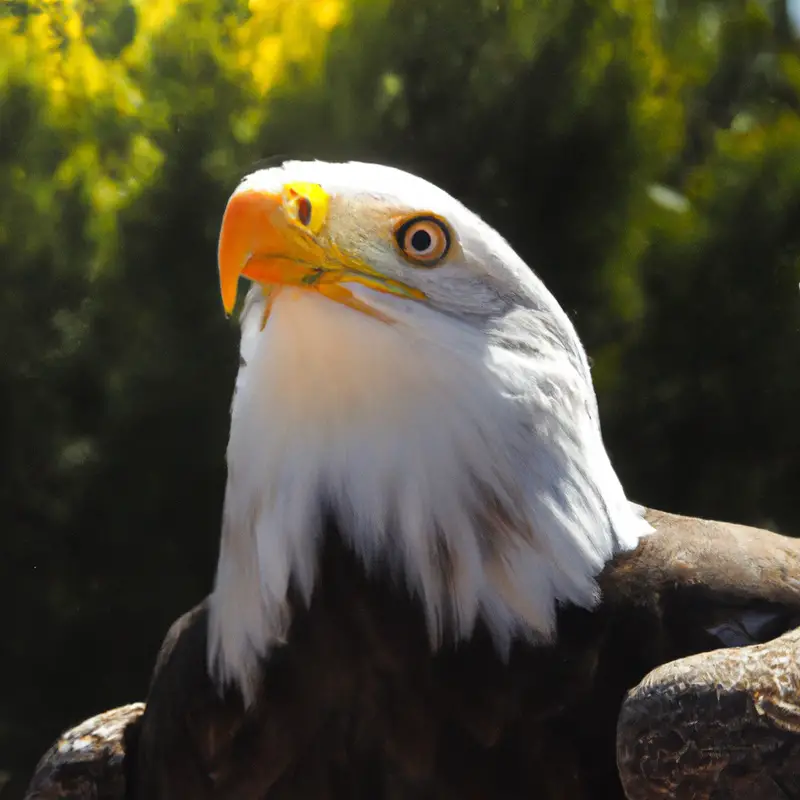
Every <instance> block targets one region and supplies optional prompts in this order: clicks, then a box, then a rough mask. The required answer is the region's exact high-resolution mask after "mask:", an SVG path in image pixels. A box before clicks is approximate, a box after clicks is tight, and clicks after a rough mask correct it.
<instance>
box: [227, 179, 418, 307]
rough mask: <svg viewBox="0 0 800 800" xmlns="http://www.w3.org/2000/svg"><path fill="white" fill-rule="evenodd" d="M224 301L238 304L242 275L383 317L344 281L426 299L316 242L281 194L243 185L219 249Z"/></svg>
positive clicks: (232, 204)
mask: <svg viewBox="0 0 800 800" xmlns="http://www.w3.org/2000/svg"><path fill="white" fill-rule="evenodd" d="M217 256H218V262H219V286H220V293H221V295H222V305H223V306H224V308H225V312H226V313H227V314H230V313H231V312H232V311H233V308H234V306H235V305H236V295H237V289H238V284H239V277H240V276H244V277H245V278H249V279H250V280H253V281H257V282H258V283H260V284H262V285H264V286H268V287H272V286H295V287H301V288H306V289H312V290H316V291H319V292H321V293H322V294H324V295H326V296H327V297H329V298H330V299H332V300H336V301H337V302H340V303H344V304H345V305H348V306H351V307H352V308H356V309H357V310H359V311H366V312H367V313H370V314H371V315H372V316H377V317H379V318H381V319H384V321H386V320H385V317H383V315H381V314H379V313H377V312H375V311H374V310H373V309H371V308H369V307H368V306H366V305H365V304H364V303H362V302H361V301H359V300H357V299H356V298H355V297H354V296H353V295H352V293H351V292H350V291H348V290H347V289H346V287H344V286H341V285H340V284H341V283H342V282H355V283H361V284H364V285H366V286H369V287H370V288H372V289H377V290H379V291H382V292H386V293H389V294H396V295H400V296H403V297H408V298H414V299H418V300H422V299H424V298H425V295H424V294H423V293H422V292H420V291H418V290H416V289H413V288H411V287H409V286H406V285H405V284H402V283H399V282H398V281H393V280H391V279H389V278H385V277H384V276H382V275H380V274H379V273H377V272H376V271H374V270H373V269H371V268H370V267H369V266H368V265H366V264H363V263H361V262H359V261H356V260H354V259H351V258H348V257H346V256H345V254H343V253H341V252H339V251H338V250H337V251H336V252H333V248H332V247H330V246H326V244H324V243H322V242H320V241H318V240H317V239H316V238H315V237H313V236H311V235H310V234H309V233H308V232H307V231H305V230H302V229H298V226H297V224H296V223H293V222H292V221H291V220H289V218H288V217H287V215H286V213H285V212H284V209H283V198H282V196H281V195H280V194H276V193H271V192H264V191H258V190H253V189H245V190H244V191H240V192H236V193H235V194H234V195H233V197H231V199H230V200H229V201H228V205H227V208H226V209H225V214H224V215H223V218H222V229H221V231H220V237H219V249H218V253H217Z"/></svg>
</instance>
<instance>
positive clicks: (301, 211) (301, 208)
mask: <svg viewBox="0 0 800 800" xmlns="http://www.w3.org/2000/svg"><path fill="white" fill-rule="evenodd" d="M297 218H298V219H299V220H300V222H302V223H303V225H308V223H309V222H311V201H310V200H309V199H308V198H307V197H301V198H300V199H299V200H298V201H297Z"/></svg>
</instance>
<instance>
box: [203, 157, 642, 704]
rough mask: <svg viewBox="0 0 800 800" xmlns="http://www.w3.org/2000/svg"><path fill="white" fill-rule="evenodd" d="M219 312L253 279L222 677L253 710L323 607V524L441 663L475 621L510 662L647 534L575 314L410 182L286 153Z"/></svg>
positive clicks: (225, 236) (220, 650) (228, 507)
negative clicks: (305, 619)
mask: <svg viewBox="0 0 800 800" xmlns="http://www.w3.org/2000/svg"><path fill="white" fill-rule="evenodd" d="M218 256H219V279H220V289H221V294H222V301H223V305H224V307H225V309H226V311H227V312H228V313H230V312H231V311H232V310H233V308H234V305H235V302H236V296H237V288H238V282H239V278H240V277H244V278H247V279H249V280H250V281H252V283H253V285H252V287H251V288H250V291H249V293H248V296H247V298H246V300H245V303H244V307H243V311H242V315H241V326H242V340H241V367H240V371H239V375H238V377H237V381H236V390H235V392H234V399H233V404H232V409H231V429H230V438H229V443H228V450H227V462H228V481H227V486H226V494H225V504H224V510H223V525H222V540H221V547H220V557H219V563H218V568H217V576H216V582H215V587H214V591H213V593H212V595H211V600H210V623H209V625H210V628H209V665H210V669H211V672H212V674H213V675H214V676H215V679H216V680H217V682H218V683H219V685H220V686H223V685H225V684H227V683H229V682H233V683H235V684H236V685H238V686H239V688H240V690H241V691H242V693H243V695H244V698H245V701H246V702H248V703H249V702H251V701H252V699H253V697H254V693H255V689H256V686H257V680H258V676H259V674H260V672H259V669H260V662H261V660H262V659H263V658H264V657H266V656H268V654H269V652H270V650H271V649H272V648H274V647H276V646H280V645H281V644H282V643H284V642H285V641H286V638H287V635H288V631H289V627H290V624H291V609H290V606H289V603H288V592H289V588H290V586H294V587H296V588H297V589H298V590H299V592H300V594H301V596H302V597H303V598H304V599H305V601H306V602H307V603H310V601H311V597H312V595H313V591H314V585H315V580H316V578H317V554H318V550H319V543H320V538H321V536H322V535H323V533H324V530H323V529H324V526H325V523H326V520H329V519H330V518H331V517H333V519H335V522H336V527H337V529H338V531H339V533H340V535H341V536H342V537H343V539H344V541H345V542H346V544H347V545H348V546H349V547H350V548H351V549H352V550H353V552H354V553H355V554H356V555H357V556H358V557H359V558H360V559H361V561H362V562H363V565H364V568H365V570H367V571H371V570H374V569H375V568H377V567H381V568H384V569H389V570H390V571H393V572H394V573H395V574H396V575H398V576H400V577H401V579H402V583H403V584H404V585H405V587H406V590H407V591H408V593H409V594H410V595H411V596H412V597H414V598H417V599H418V601H419V603H420V605H421V608H422V609H423V610H424V612H425V617H426V621H427V628H428V633H429V638H430V642H431V647H432V649H435V648H436V647H438V646H439V645H440V644H441V642H442V641H444V640H449V641H458V640H460V639H465V638H468V637H469V636H470V635H471V634H472V631H473V629H474V626H475V624H476V622H477V621H478V620H482V621H483V622H484V623H485V625H486V626H487V628H488V630H489V631H490V632H491V634H492V637H493V640H494V642H495V644H496V647H497V652H498V655H499V657H505V656H506V655H507V654H508V652H509V648H510V646H511V643H512V642H513V641H514V640H515V639H525V640H528V641H532V642H546V641H548V640H551V639H552V638H553V636H554V635H555V634H556V631H555V615H556V607H557V605H558V604H559V603H573V604H577V605H580V606H584V607H587V608H588V607H591V606H593V605H594V604H595V603H596V602H597V600H598V588H597V583H596V580H595V578H596V576H597V574H598V573H599V572H600V571H601V570H602V568H603V566H604V564H605V563H606V561H607V560H608V559H609V558H611V557H612V556H613V555H614V554H615V553H616V552H618V551H620V550H625V549H630V548H632V547H634V546H635V545H636V543H637V541H638V539H639V537H640V536H642V535H643V534H645V533H646V532H648V531H649V530H650V528H649V526H648V525H647V523H646V522H645V521H644V520H643V519H642V517H641V514H640V513H639V512H638V511H637V509H636V508H635V507H633V506H632V505H631V504H629V503H628V502H627V500H626V498H625V495H624V492H623V489H622V487H621V485H620V482H619V480H618V478H617V476H616V474H615V472H614V470H613V468H612V466H611V463H610V461H609V458H608V456H607V454H606V451H605V448H604V446H603V442H602V438H601V433H600V425H599V419H598V412H597V403H596V399H595V394H594V390H593V386H592V380H591V375H590V371H589V365H588V361H587V358H586V354H585V352H584V349H583V347H582V345H581V342H580V340H579V338H578V336H577V334H576V332H575V329H574V328H573V326H572V324H571V322H570V320H569V319H568V317H567V316H566V314H565V313H564V311H563V310H562V309H561V307H560V306H559V304H558V302H557V301H556V300H555V298H554V297H553V296H552V295H551V294H550V292H549V291H548V290H547V289H546V288H545V286H544V284H543V283H542V282H541V281H540V280H539V279H538V277H537V276H536V275H535V274H534V273H533V272H532V271H531V270H530V269H529V268H528V266H527V265H526V264H525V263H524V262H523V261H522V259H521V258H520V257H519V256H518V255H517V254H516V253H515V252H514V250H513V249H512V248H511V247H510V245H509V244H508V243H507V242H506V241H505V240H504V239H503V238H502V237H501V236H500V235H499V234H498V233H497V232H496V231H494V230H493V229H492V228H491V227H490V226H489V225H487V224H486V223H485V222H483V221H482V220H481V219H480V218H479V217H478V216H477V215H476V214H474V213H473V212H471V211H470V210H469V209H467V208H466V207H465V206H464V205H462V204H461V203H460V202H458V201H457V200H455V199H454V198H453V197H451V196H450V195H449V194H447V193H446V192H444V191H443V190H441V189H439V188H437V187H436V186H434V185H432V184H431V183H429V182H427V181H425V180H423V179H422V178H419V177H416V176H414V175H411V174H408V173H406V172H403V171H401V170H397V169H393V168H389V167H386V166H379V165H376V164H362V163H324V162H299V161H290V162H287V163H284V164H283V165H282V166H280V167H275V168H270V169H264V170H260V171H257V172H254V173H253V174H251V175H249V176H248V177H247V178H245V179H244V180H243V181H242V182H241V184H240V185H239V186H238V188H237V189H236V190H235V191H234V193H233V195H232V197H231V198H230V200H229V202H228V205H227V208H226V210H225V213H224V217H223V221H222V229H221V233H220V238H219V253H218Z"/></svg>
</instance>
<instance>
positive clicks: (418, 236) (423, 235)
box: [411, 230, 433, 253]
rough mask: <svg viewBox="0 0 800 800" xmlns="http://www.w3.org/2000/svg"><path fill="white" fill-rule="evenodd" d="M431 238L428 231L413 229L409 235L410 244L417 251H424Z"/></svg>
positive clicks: (430, 242) (429, 244)
mask: <svg viewBox="0 0 800 800" xmlns="http://www.w3.org/2000/svg"><path fill="white" fill-rule="evenodd" d="M432 242H433V240H432V239H431V235H430V234H429V233H428V231H423V230H419V231H414V233H413V234H412V236H411V246H412V247H413V248H414V249H415V250H416V251H417V252H418V253H424V252H425V251H426V250H427V249H428V248H429V247H430V246H431V244H432Z"/></svg>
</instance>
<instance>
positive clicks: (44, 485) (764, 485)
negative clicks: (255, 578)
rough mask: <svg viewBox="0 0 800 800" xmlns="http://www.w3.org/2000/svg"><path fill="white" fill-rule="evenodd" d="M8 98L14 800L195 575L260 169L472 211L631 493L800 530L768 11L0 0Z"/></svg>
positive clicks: (786, 184) (794, 317)
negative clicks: (400, 192) (372, 172)
mask: <svg viewBox="0 0 800 800" xmlns="http://www.w3.org/2000/svg"><path fill="white" fill-rule="evenodd" d="M765 9H766V10H765ZM0 98H2V106H0V263H2V266H3V274H4V284H3V291H2V293H0V334H1V335H2V341H3V343H4V345H5V347H4V355H5V358H4V359H3V362H2V364H0V420H2V422H1V423H0V425H2V438H0V465H2V474H3V481H2V485H0V531H2V540H0V541H2V548H3V553H2V555H0V586H2V587H3V590H4V592H5V596H4V597H3V598H2V602H3V607H4V608H5V609H7V610H10V611H11V613H9V614H7V615H6V617H7V619H5V620H4V621H5V624H4V632H3V637H2V639H1V640H0V641H1V642H2V643H1V644H0V659H1V660H2V663H3V664H4V665H5V667H6V674H7V675H8V676H9V677H8V679H7V680H6V682H5V687H6V688H5V691H4V692H3V696H2V699H1V700H0V754H2V757H0V770H1V769H4V768H6V769H10V770H11V771H12V775H13V780H12V785H11V786H10V787H9V792H10V794H9V796H19V795H20V790H21V787H22V785H24V782H25V781H26V780H27V777H28V775H29V771H30V769H31V768H32V766H33V760H34V759H35V758H36V757H38V755H40V754H41V752H43V750H44V748H45V747H46V746H47V745H48V744H49V742H50V740H51V739H52V738H53V737H54V736H55V735H56V733H57V732H58V730H59V729H60V728H62V727H64V726H65V725H67V724H69V723H70V722H73V721H76V720H78V719H79V718H82V717H85V716H87V715H88V714H90V713H92V712H95V711H99V710H102V709H103V708H106V707H108V706H110V705H114V704H118V703H122V702H127V701H130V700H132V699H136V698H141V697H143V695H144V693H145V691H146V681H147V678H148V676H149V672H150V669H151V667H152V663H153V658H154V656H155V653H156V650H157V647H158V645H159V643H160V641H161V638H162V636H163V634H164V632H165V630H166V627H167V626H168V624H169V623H170V622H171V621H172V619H174V618H175V617H176V616H177V615H178V614H179V613H181V612H182V611H183V610H185V609H186V608H188V607H189V605H190V604H192V603H194V602H196V601H197V600H199V599H200V598H201V597H202V596H203V595H204V594H205V593H206V591H207V590H208V589H209V587H210V584H211V579H212V575H213V568H214V562H215V558H216V548H217V538H218V524H219V515H220V507H221V500H222V488H223V483H224V449H225V440H226V435H227V424H228V410H227V407H228V403H229V399H230V393H231V389H232V383H233V376H234V374H235V370H236V368H237V354H236V330H235V326H234V324H233V323H232V322H229V321H226V320H225V319H224V317H223V315H222V312H221V308H220V306H219V301H218V298H217V293H216V277H215V252H216V236H217V232H218V226H219V221H220V217H221V213H222V209H223V208H224V203H225V200H226V198H227V196H228V194H229V193H230V191H231V189H232V187H233V186H234V185H235V183H236V181H237V179H238V178H239V177H240V176H241V174H243V173H244V172H246V171H248V170H249V169H250V168H251V167H252V166H253V164H254V163H256V162H257V160H258V159H260V158H263V157H270V156H273V155H276V154H282V155H283V154H288V155H295V156H301V157H302V156H310V157H319V158H354V159H360V160H370V159H372V160H379V161H384V162H388V163H394V164H396V165H398V166H402V167H405V168H407V169H411V170H412V171H415V172H418V173H420V174H423V175H424V176H426V177H428V178H429V179H431V180H433V181H434V182H436V183H438V184H440V185H442V186H443V187H445V188H446V189H448V190H449V191H451V192H452V193H454V194H455V195H457V196H458V197H460V198H461V199H462V200H463V201H464V202H466V203H467V204H468V205H470V206H471V207H473V208H475V209H476V210H477V211H479V212H480V213H481V214H482V215H483V216H484V217H485V218H486V219H487V220H488V221H489V222H490V223H491V224H492V225H494V226H495V227H496V228H497V229H498V230H500V231H501V232H502V233H503V234H504V235H505V236H506V237H507V238H508V239H509V240H510V241H511V242H512V244H513V245H514V246H515V247H516V248H517V249H518V251H519V252H520V254H521V255H522V256H523V257H525V258H526V259H527V260H528V263H529V264H530V265H531V266H532V267H533V268H534V269H536V270H537V272H539V273H540V274H541V275H542V277H543V279H544V280H545V281H546V283H547V284H548V285H549V286H550V287H551V288H552V290H553V291H554V292H555V293H556V295H557V296H558V297H559V299H560V300H561V302H562V304H563V305H564V307H565V308H566V309H567V310H568V311H569V312H570V313H571V314H572V315H573V316H574V318H575V321H576V324H577V327H578V329H579V332H580V333H581V335H582V336H583V338H584V340H585V342H586V343H587V346H588V349H589V351H590V354H591V356H592V357H593V360H594V374H595V380H596V383H597V387H598V391H599V394H600V402H601V410H602V413H603V417H604V424H605V432H606V439H607V442H608V444H609V447H610V450H611V451H612V455H613V456H614V459H615V461H616V463H617V464H618V466H619V468H620V471H621V473H622V476H623V478H624V482H625V484H626V485H627V486H628V487H629V491H630V493H631V494H632V495H633V496H634V497H635V498H637V499H639V500H641V501H642V502H646V503H648V504H651V505H656V506H658V505H661V506H664V507H668V508H670V509H671V510H676V511H684V512H690V513H691V512H694V513H699V514H706V515H709V516H717V517H722V518H728V519H738V520H741V521H745V522H754V523H762V524H765V523H766V524H771V525H773V526H775V527H779V528H782V529H786V530H795V531H797V530H800V512H798V509H797V507H796V503H794V502H793V501H794V494H795V487H796V485H797V483H798V479H800V474H798V472H799V471H800V468H799V467H798V463H797V459H796V456H795V454H796V453H798V452H800V421H798V417H797V415H796V414H795V413H794V408H795V406H796V405H797V397H798V396H799V395H800V377H798V370H797V364H798V363H799V362H798V357H800V324H799V323H800V315H799V314H798V306H797V302H798V281H800V266H798V263H799V262H798V259H799V258H800V118H798V109H800V57H798V49H797V45H796V43H795V41H794V38H793V35H792V32H791V30H790V28H789V27H788V24H787V17H786V13H785V7H784V5H783V4H782V3H780V2H771V3H768V4H764V3H761V2H756V0H736V2H731V1H730V0H728V2H725V3H722V2H717V3H715V2H704V3H700V4H698V3H694V2H692V3H688V2H683V0H662V2H660V3H658V4H654V3H652V0H429V1H428V2H424V3H422V2H418V0H349V2H347V1H346V0H250V2H246V0H183V1H182V2H178V0H108V1H107V2H104V3H102V4H101V3H95V2H90V0H40V1H39V2H33V1H32V0H31V1H30V2H14V3H5V4H3V5H2V6H0ZM3 796H4V797H5V795H3Z"/></svg>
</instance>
